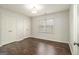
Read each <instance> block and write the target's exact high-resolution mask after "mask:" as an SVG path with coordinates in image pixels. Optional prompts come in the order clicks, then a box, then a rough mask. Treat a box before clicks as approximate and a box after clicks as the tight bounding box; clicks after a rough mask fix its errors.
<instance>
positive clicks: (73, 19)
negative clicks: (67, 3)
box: [69, 5, 77, 54]
mask: <svg viewBox="0 0 79 59" xmlns="http://www.w3.org/2000/svg"><path fill="white" fill-rule="evenodd" d="M76 12H77V10H76V5H71V7H70V41H69V45H70V49H71V52H72V54H76V45H74V43H76V39H77V19H76V17H77V16H76Z"/></svg>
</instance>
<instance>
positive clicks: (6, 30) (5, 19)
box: [1, 13, 16, 45]
mask: <svg viewBox="0 0 79 59" xmlns="http://www.w3.org/2000/svg"><path fill="white" fill-rule="evenodd" d="M1 23H2V33H1V34H2V36H1V43H2V45H4V44H7V43H11V42H13V41H16V19H15V16H14V15H11V14H8V13H6V14H3V15H2V22H1Z"/></svg>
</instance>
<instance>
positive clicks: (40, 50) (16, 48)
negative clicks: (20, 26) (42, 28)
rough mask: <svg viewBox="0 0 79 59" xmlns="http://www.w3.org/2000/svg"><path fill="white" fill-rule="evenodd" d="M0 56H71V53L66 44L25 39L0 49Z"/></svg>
mask: <svg viewBox="0 0 79 59" xmlns="http://www.w3.org/2000/svg"><path fill="white" fill-rule="evenodd" d="M0 55H71V52H70V48H69V45H68V44H66V43H60V42H53V41H48V40H42V39H37V38H26V39H24V40H22V41H18V42H13V43H10V44H7V45H4V46H2V47H0Z"/></svg>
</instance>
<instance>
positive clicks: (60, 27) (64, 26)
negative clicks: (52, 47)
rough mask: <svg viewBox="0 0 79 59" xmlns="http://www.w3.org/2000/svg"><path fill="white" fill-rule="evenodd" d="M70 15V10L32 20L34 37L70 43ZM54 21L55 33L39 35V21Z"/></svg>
mask: <svg viewBox="0 0 79 59" xmlns="http://www.w3.org/2000/svg"><path fill="white" fill-rule="evenodd" d="M68 16H69V14H68V10H66V11H62V12H57V13H52V14H49V15H43V16H38V17H34V18H32V37H36V38H41V39H47V40H51V41H58V42H64V43H68V40H69V17H68ZM46 17H49V19H51V18H52V19H54V22H55V24H54V33H53V34H47V33H39V20H42V19H45V18H46Z"/></svg>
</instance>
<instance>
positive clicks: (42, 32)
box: [0, 4, 75, 55]
mask: <svg viewBox="0 0 79 59" xmlns="http://www.w3.org/2000/svg"><path fill="white" fill-rule="evenodd" d="M73 8H74V5H69V4H0V55H72V54H74V53H75V52H73V48H72V46H73V45H72V41H73V40H72V39H71V37H72V35H73V34H72V32H73V31H72V30H71V29H72V27H73V25H72V22H73V20H74V19H73V10H74V9H73ZM71 19H73V20H71ZM70 31H71V32H70ZM72 38H73V37H72Z"/></svg>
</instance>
